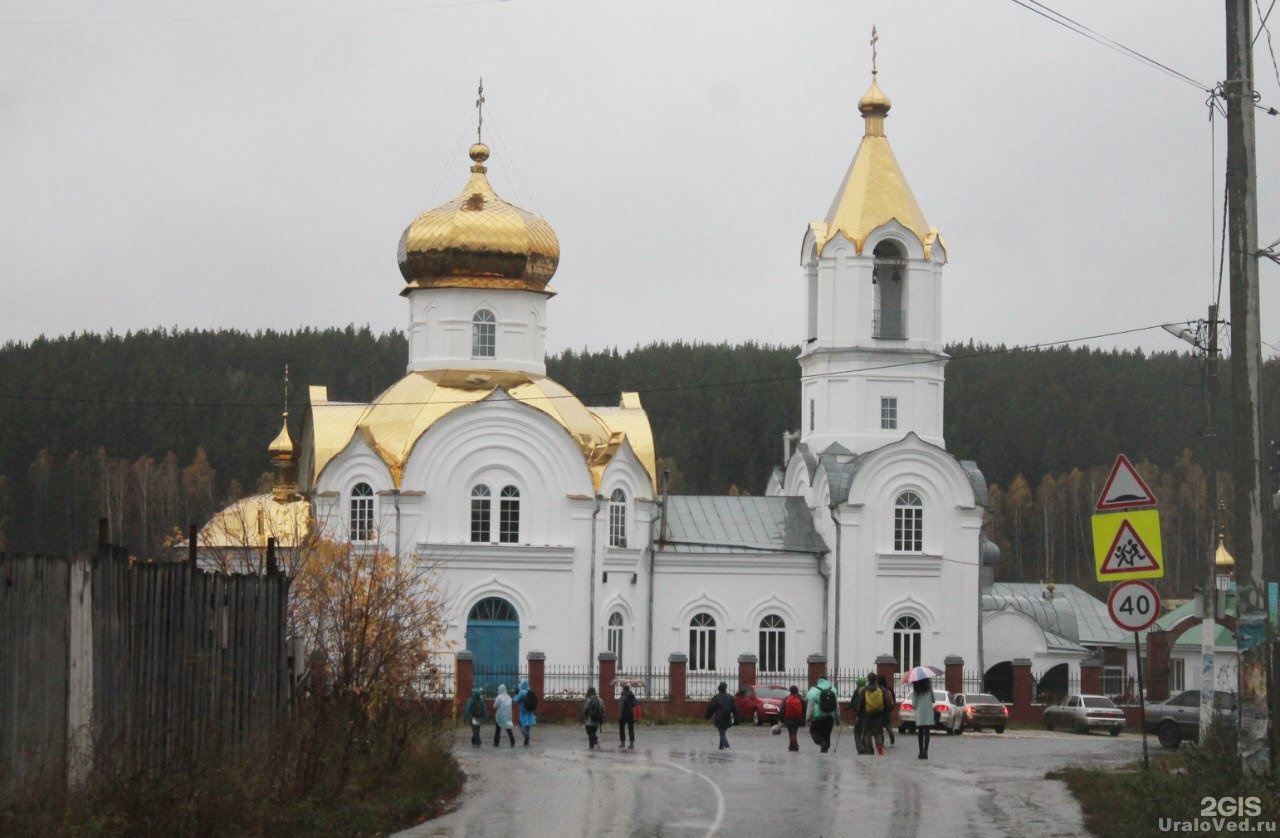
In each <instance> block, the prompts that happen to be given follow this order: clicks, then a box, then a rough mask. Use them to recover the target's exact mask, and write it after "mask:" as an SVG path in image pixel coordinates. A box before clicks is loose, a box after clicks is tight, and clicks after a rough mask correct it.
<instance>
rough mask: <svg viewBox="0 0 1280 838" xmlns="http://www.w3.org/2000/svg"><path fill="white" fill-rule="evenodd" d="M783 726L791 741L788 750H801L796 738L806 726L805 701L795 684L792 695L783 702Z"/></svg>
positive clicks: (792, 686)
mask: <svg viewBox="0 0 1280 838" xmlns="http://www.w3.org/2000/svg"><path fill="white" fill-rule="evenodd" d="M782 724H783V726H784V727H786V729H787V736H788V737H790V740H791V741H790V743H789V744H788V745H787V750H788V751H798V750H800V741H799V740H798V739H797V738H796V731H798V730H799V729H800V725H802V724H804V699H803V698H801V697H800V688H799V687H797V686H796V685H795V684H792V685H791V692H790V694H788V695H787V697H786V698H784V699H783V700H782Z"/></svg>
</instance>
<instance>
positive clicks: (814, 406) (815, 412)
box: [809, 399, 818, 431]
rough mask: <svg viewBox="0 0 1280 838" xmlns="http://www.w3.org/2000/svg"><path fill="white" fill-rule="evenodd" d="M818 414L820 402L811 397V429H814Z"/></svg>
mask: <svg viewBox="0 0 1280 838" xmlns="http://www.w3.org/2000/svg"><path fill="white" fill-rule="evenodd" d="M817 415H818V404H817V402H816V401H814V400H813V399H809V430H811V431H812V430H813V424H814V418H815V417H816V416H817Z"/></svg>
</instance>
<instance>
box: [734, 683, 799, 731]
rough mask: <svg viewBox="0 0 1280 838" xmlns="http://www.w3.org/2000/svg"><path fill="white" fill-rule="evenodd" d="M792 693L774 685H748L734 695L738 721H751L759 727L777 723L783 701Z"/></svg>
mask: <svg viewBox="0 0 1280 838" xmlns="http://www.w3.org/2000/svg"><path fill="white" fill-rule="evenodd" d="M790 692H791V691H790V690H788V689H787V688H786V687H779V686H775V685H772V684H747V685H746V686H743V687H739V688H738V691H737V692H736V693H734V694H733V704H734V708H735V709H736V710H737V715H738V719H739V720H742V719H750V720H751V723H752V724H757V725H762V724H764V723H765V722H766V721H777V720H778V716H779V714H781V713H782V701H783V699H785V698H786V697H787V696H788V695H789V694H790Z"/></svg>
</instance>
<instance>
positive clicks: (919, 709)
mask: <svg viewBox="0 0 1280 838" xmlns="http://www.w3.org/2000/svg"><path fill="white" fill-rule="evenodd" d="M940 675H942V673H941V672H940V671H939V670H937V669H935V668H933V667H932V666H917V667H914V668H912V669H910V670H908V671H907V672H906V674H904V675H903V676H902V683H904V684H910V685H911V692H912V699H913V703H914V704H915V706H916V741H917V742H919V743H920V754H919V756H918V757H917V759H928V758H929V733H930V731H931V730H932V728H933V725H934V724H935V723H936V722H937V721H938V717H937V715H936V714H935V713H934V709H933V704H934V697H933V681H932V680H931V679H933V678H935V677H938V676H940Z"/></svg>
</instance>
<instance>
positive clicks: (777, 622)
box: [760, 614, 787, 672]
mask: <svg viewBox="0 0 1280 838" xmlns="http://www.w3.org/2000/svg"><path fill="white" fill-rule="evenodd" d="M786 629H787V624H786V623H785V622H784V621H783V619H782V618H781V617H779V616H778V615H777V614H767V615H765V618H764V619H763V620H761V621H760V671H761V672H781V671H782V670H784V669H786V668H787V631H786Z"/></svg>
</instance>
